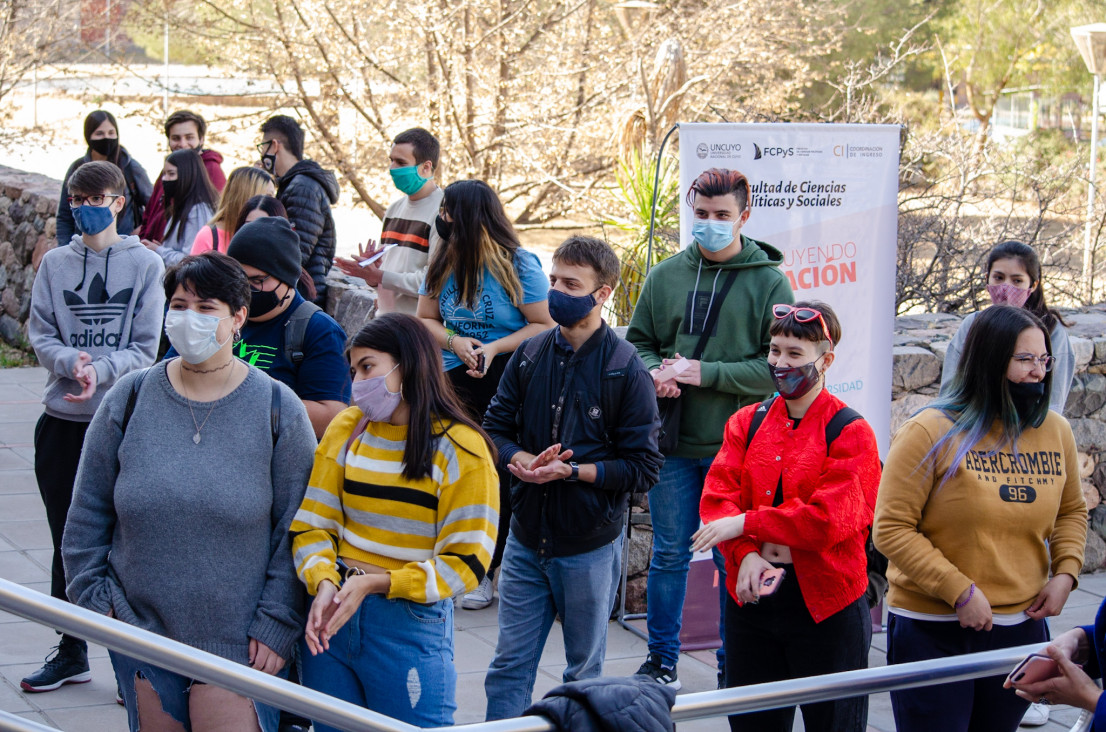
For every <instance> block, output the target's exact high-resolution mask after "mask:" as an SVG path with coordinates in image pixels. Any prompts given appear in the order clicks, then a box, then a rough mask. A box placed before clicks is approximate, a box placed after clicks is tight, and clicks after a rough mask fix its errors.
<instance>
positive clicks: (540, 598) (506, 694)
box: [484, 532, 623, 721]
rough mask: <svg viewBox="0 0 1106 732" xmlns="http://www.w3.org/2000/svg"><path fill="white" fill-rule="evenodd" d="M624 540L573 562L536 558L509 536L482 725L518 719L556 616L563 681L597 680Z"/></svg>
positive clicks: (575, 558) (530, 693)
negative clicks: (562, 648) (561, 639)
mask: <svg viewBox="0 0 1106 732" xmlns="http://www.w3.org/2000/svg"><path fill="white" fill-rule="evenodd" d="M622 541H623V536H622V535H621V534H619V536H618V538H617V539H615V540H614V541H612V542H611V543H610V544H606V545H605V546H601V547H599V548H598V549H593V550H592V551H590V552H584V553H583V554H576V555H574V556H571V557H540V556H538V553H537V552H535V551H532V550H531V549H529V548H527V547H525V546H523V545H522V544H521V543H520V542H519V541H518V539H516V538H515V535H514V532H511V533H510V534H509V535H508V537H507V547H506V549H504V551H503V564H502V565H500V567H499V642H498V643H496V646H495V657H494V658H493V659H492V664H491V666H490V667H488V675H487V677H485V679H484V691H485V692H486V693H487V697H488V713H487V719H488V720H489V721H490V720H493V719H507V718H510V717H518V716H520V715H521V714H522V713H523V712H524V711H525V710H526V708H527V707H528V706H530V698H531V695H532V694H533V692H534V679H535V678H536V677H537V674H538V662H539V661H540V660H541V653H542V649H543V648H545V640H546V638H547V637H548V636H549V629H550V628H551V627H552V626H553V618H554V616H555V615H560V616H561V623H562V625H563V632H564V640H565V658H566V660H567V662H568V666H567V667H566V668H565V671H564V675H563V677H562V678H563V680H564V681H565V683H568V682H569V681H579V680H580V679H591V678H595V677H596V676H601V675H602V674H603V656H604V655H606V652H607V624H608V623H609V622H610V619H611V611H612V610H613V609H614V596H615V592H616V591H617V589H618V582H619V579H621V577H622V572H621V570H622Z"/></svg>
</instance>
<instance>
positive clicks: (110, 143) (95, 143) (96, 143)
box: [88, 137, 119, 160]
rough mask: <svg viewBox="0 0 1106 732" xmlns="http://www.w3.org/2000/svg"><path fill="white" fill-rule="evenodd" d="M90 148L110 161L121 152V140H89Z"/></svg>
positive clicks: (116, 138)
mask: <svg viewBox="0 0 1106 732" xmlns="http://www.w3.org/2000/svg"><path fill="white" fill-rule="evenodd" d="M88 146H89V147H90V148H92V149H93V150H95V151H96V152H98V153H100V154H101V155H103V156H104V157H105V158H108V159H109V160H110V159H112V158H114V157H115V153H117V152H118V151H119V138H118V137H101V138H100V139H98V140H89V141H88Z"/></svg>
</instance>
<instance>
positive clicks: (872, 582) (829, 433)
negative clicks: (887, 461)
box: [745, 396, 887, 608]
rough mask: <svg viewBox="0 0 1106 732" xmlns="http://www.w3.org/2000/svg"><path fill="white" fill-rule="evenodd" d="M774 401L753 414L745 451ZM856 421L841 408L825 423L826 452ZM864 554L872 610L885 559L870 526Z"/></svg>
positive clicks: (881, 588)
mask: <svg viewBox="0 0 1106 732" xmlns="http://www.w3.org/2000/svg"><path fill="white" fill-rule="evenodd" d="M774 401H776V397H774V396H773V397H769V398H768V399H765V400H764V401H763V402H761V403H760V405H758V406H757V408H756V411H755V412H753V421H752V422H751V423H750V424H749V433H748V435H746V437H745V449H746V450H748V449H749V445H750V444H752V442H753V437H754V436H755V435H756V433H757V430H758V429H760V425H761V423H762V422H763V421H764V417H765V416H766V415H767V414H768V410H769V409H770V408H771V407H772V403H773V402H774ZM858 419H864V417H863V416H862V415H861V414H860V412H858V411H856V410H855V409H853V408H852V407H842V408H841V409H840V410H839V411H838V412H837V414H835V415H833V417H831V418H830V421H829V422H827V423H826V450H827V451H828V450H829V446H830V445H831V444H833V441H834V440H836V439H837V437H838V435H840V434H841V430H843V429H845V427H847V426H848V425H850V424H852V423H853V422H855V421H856V420H858ZM881 464H882V461H881ZM864 553H865V554H866V555H867V557H868V587H867V589H865V590H864V599H866V600H867V601H868V607H869V608H873V607H875V606H876V605H878V604H879V603H880V602H881V601H882V600H883V596H884V595H885V594H887V557H885V556H883V555H882V554H880V553H879V550H878V549H876V545H875V543H874V542H873V541H872V527H871V526H869V527H868V539H867V540H866V541H865V542H864Z"/></svg>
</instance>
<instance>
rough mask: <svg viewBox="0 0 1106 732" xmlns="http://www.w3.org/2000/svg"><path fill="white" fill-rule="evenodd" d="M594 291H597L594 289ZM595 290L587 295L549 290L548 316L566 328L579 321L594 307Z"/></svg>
mask: <svg viewBox="0 0 1106 732" xmlns="http://www.w3.org/2000/svg"><path fill="white" fill-rule="evenodd" d="M595 292H599V290H596V291H595ZM595 292H592V293H590V294H587V295H578V296H573V295H568V294H565V293H563V292H561V291H560V290H554V289H550V290H549V317H551V318H553V320H554V321H555V322H556V323H558V324H559V325H563V326H564V327H566V328H571V327H572V326H574V325H576V324H577V323H579V322H580V321H581V320H583V319H584V318H586V317H587V316H588V313H590V312H591V310H592V308H594V307H595Z"/></svg>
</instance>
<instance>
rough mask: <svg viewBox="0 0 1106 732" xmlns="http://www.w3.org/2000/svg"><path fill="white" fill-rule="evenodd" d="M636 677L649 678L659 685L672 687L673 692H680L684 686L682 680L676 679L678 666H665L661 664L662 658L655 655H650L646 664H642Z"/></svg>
mask: <svg viewBox="0 0 1106 732" xmlns="http://www.w3.org/2000/svg"><path fill="white" fill-rule="evenodd" d="M636 675H637V676H648V677H649V678H651V679H653V681H656V682H657V683H658V684H664V685H665V686H668V687H671V688H672V690H673V691H679V690H680V688H681V687H682V686H683V684H681V683H680V680H679V679H678V678H676V666H675V665H672V666H665V665H664V664H663V663H661V657H660V656H658V655H657V654H655V653H650V654H649V657H648V658H646V659H645V663H643V664H641V668H639V669H638V670H637V674H636Z"/></svg>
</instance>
